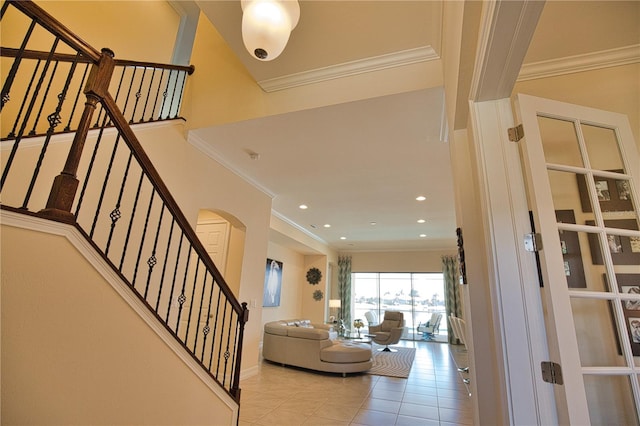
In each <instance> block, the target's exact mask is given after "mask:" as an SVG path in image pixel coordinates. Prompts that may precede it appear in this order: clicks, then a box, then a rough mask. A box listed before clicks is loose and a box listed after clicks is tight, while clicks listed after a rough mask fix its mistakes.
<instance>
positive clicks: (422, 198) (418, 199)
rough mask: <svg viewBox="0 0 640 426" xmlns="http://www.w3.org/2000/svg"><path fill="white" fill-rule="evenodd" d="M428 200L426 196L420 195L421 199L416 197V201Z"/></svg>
mask: <svg viewBox="0 0 640 426" xmlns="http://www.w3.org/2000/svg"><path fill="white" fill-rule="evenodd" d="M426 199H427V197H425V196H424V195H420V196H419V197H416V201H424V200H426Z"/></svg>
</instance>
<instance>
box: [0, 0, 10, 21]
mask: <svg viewBox="0 0 640 426" xmlns="http://www.w3.org/2000/svg"><path fill="white" fill-rule="evenodd" d="M8 7H9V2H8V1H5V2H4V3H2V7H1V8H0V20H1V19H2V18H3V17H4V13H5V12H6V11H7V8H8Z"/></svg>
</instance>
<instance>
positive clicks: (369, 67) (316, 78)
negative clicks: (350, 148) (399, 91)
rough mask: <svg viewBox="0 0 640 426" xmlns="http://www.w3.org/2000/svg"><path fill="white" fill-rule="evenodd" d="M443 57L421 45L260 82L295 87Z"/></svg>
mask: <svg viewBox="0 0 640 426" xmlns="http://www.w3.org/2000/svg"><path fill="white" fill-rule="evenodd" d="M436 59H440V56H438V54H437V53H436V51H435V50H434V49H433V48H432V47H431V46H423V47H417V48H415V49H407V50H402V51H400V52H394V53H389V54H386V55H380V56H374V57H371V58H366V59H360V60H357V61H350V62H344V63H342V64H337V65H332V66H329V67H324V68H317V69H314V70H310V71H304V72H299V73H295V74H289V75H285V76H282V77H276V78H270V79H267V80H261V81H258V84H259V85H260V87H262V90H264V91H265V92H268V93H269V92H276V91H278V90H285V89H291V88H293V87H298V86H304V85H307V84H314V83H319V82H322V81H327V80H333V79H336V78H343V77H349V76H353V75H358V74H364V73H368V72H373V71H379V70H384V69H387V68H395V67H401V66H405V65H411V64H415V63H418V62H427V61H433V60H436Z"/></svg>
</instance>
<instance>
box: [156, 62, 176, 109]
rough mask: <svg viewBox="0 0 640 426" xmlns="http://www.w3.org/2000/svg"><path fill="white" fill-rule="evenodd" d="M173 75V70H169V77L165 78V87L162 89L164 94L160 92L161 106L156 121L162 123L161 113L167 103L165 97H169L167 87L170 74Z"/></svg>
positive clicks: (169, 82)
mask: <svg viewBox="0 0 640 426" xmlns="http://www.w3.org/2000/svg"><path fill="white" fill-rule="evenodd" d="M172 73H173V70H169V77H168V78H167V85H166V86H165V88H164V92H162V105H160V111H159V114H158V120H160V121H162V120H164V118H162V113H163V111H164V106H165V104H166V103H167V96H168V95H169V87H170V86H171V74H172Z"/></svg>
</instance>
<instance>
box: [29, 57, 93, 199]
mask: <svg viewBox="0 0 640 426" xmlns="http://www.w3.org/2000/svg"><path fill="white" fill-rule="evenodd" d="M79 58H80V54H79V53H78V54H76V58H75V59H74V61H73V62H72V63H71V68H69V73H68V74H67V79H66V81H65V82H64V87H63V88H62V92H60V93H59V94H58V105H56V109H55V111H53V112H52V113H51V114H49V116H47V121H48V122H49V128H48V129H47V136H46V138H45V141H44V143H43V144H42V149H41V150H40V156H39V158H38V162H37V163H36V167H35V170H34V172H33V176H32V177H31V182H30V183H29V189H27V193H26V195H25V197H24V202H23V204H22V208H23V209H26V208H27V205H28V204H29V200H30V199H31V193H32V192H33V187H34V186H35V184H36V180H37V179H38V175H39V174H40V167H42V162H43V161H44V156H45V154H46V152H47V148H48V147H49V142H50V141H51V135H53V132H54V131H55V129H56V127H57V126H58V124H60V123H61V122H62V120H61V119H60V111H62V105H63V104H64V101H65V99H66V97H67V91H68V90H69V85H70V84H71V80H72V79H73V74H74V72H75V70H76V65H78V59H79ZM56 65H57V64H56ZM42 103H43V105H44V101H43V102H42Z"/></svg>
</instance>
